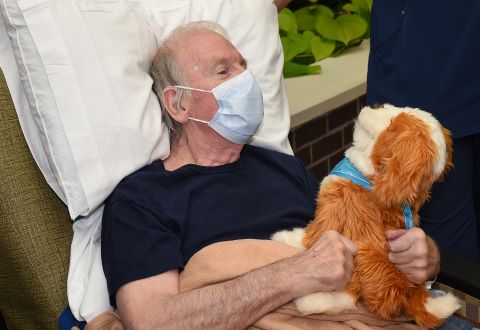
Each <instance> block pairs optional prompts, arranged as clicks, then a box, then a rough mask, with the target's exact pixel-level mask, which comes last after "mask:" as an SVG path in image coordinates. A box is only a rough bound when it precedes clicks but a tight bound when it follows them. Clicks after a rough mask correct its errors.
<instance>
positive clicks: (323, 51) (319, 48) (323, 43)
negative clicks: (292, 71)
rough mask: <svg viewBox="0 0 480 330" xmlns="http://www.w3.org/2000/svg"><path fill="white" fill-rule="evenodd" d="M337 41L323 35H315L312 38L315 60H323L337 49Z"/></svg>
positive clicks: (311, 43)
mask: <svg viewBox="0 0 480 330" xmlns="http://www.w3.org/2000/svg"><path fill="white" fill-rule="evenodd" d="M335 45H336V42H335V41H333V40H328V39H325V38H322V37H318V36H314V37H313V38H312V39H311V40H310V47H311V49H312V54H313V56H314V57H315V61H317V62H318V61H320V60H323V59H324V58H327V57H329V56H330V55H331V54H332V53H333V51H334V50H335Z"/></svg>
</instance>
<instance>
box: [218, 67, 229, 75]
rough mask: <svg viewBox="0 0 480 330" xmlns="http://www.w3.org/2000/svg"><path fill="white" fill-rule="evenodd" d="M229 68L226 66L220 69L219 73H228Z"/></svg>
mask: <svg viewBox="0 0 480 330" xmlns="http://www.w3.org/2000/svg"><path fill="white" fill-rule="evenodd" d="M227 73H228V70H227V69H226V68H222V69H218V70H217V74H220V75H224V74H227Z"/></svg>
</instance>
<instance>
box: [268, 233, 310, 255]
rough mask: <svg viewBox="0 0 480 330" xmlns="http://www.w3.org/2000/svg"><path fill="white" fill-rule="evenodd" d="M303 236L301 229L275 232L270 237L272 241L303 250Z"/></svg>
mask: <svg viewBox="0 0 480 330" xmlns="http://www.w3.org/2000/svg"><path fill="white" fill-rule="evenodd" d="M304 236H305V233H304V230H303V228H294V229H292V230H282V231H277V232H276V233H275V234H273V235H272V240H273V241H277V242H280V243H285V244H288V245H290V246H293V247H296V248H298V249H302V250H304V249H305V247H304V246H303V244H302V240H303V237H304Z"/></svg>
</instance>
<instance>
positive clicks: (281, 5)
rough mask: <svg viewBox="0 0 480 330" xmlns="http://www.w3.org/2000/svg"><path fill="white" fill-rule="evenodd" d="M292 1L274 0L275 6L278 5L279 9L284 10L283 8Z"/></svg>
mask: <svg viewBox="0 0 480 330" xmlns="http://www.w3.org/2000/svg"><path fill="white" fill-rule="evenodd" d="M290 2H292V0H274V1H273V3H274V4H275V6H277V9H278V11H280V10H282V9H283V8H285V7H286V6H288V4H289V3H290Z"/></svg>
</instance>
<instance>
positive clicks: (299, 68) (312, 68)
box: [283, 62, 322, 78]
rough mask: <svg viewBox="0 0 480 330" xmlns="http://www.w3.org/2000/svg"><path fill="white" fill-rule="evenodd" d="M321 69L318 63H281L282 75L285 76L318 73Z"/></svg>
mask: <svg viewBox="0 0 480 330" xmlns="http://www.w3.org/2000/svg"><path fill="white" fill-rule="evenodd" d="M321 70H322V68H321V66H320V65H302V64H297V63H292V62H285V64H284V65H283V76H284V77H285V78H291V77H298V76H304V75H310V74H318V73H320V71H321Z"/></svg>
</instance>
